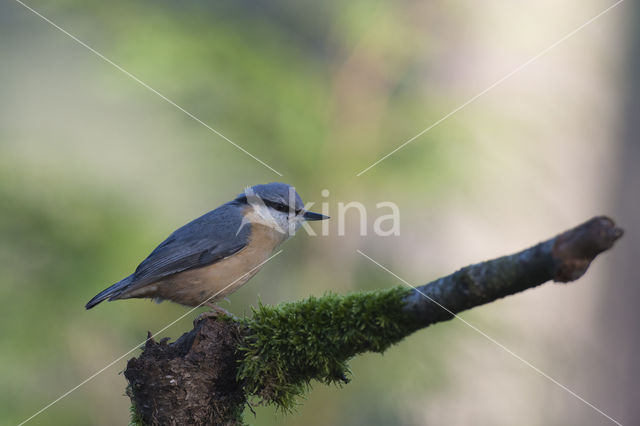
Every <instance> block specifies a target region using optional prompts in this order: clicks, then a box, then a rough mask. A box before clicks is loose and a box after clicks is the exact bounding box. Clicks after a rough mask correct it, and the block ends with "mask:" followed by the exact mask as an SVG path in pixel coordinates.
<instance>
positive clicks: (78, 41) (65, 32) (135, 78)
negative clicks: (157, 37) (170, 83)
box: [15, 0, 282, 176]
mask: <svg viewBox="0 0 640 426" xmlns="http://www.w3.org/2000/svg"><path fill="white" fill-rule="evenodd" d="M15 1H16V2H17V3H19V4H20V5H22V6H24V7H25V8H26V9H28V10H30V11H31V12H33V13H34V14H36V15H37V16H39V17H40V18H42V19H43V20H44V21H46V22H48V23H49V24H51V25H52V26H53V27H55V28H57V29H58V30H60V31H62V32H63V33H64V34H66V35H67V36H69V37H70V38H71V39H73V40H74V41H75V42H76V43H78V44H80V45H81V46H83V47H85V48H87V49H88V50H89V51H91V52H92V53H94V54H95V55H96V56H98V57H99V58H100V59H102V60H104V61H105V62H108V63H109V64H111V65H113V66H114V67H115V68H116V69H117V70H118V71H121V72H122V73H124V74H125V75H127V76H128V77H130V78H131V79H133V80H134V81H136V82H137V83H139V84H140V85H141V86H143V87H144V88H146V89H148V90H150V91H151V92H153V93H155V94H156V95H158V96H159V97H161V98H162V99H164V100H165V101H167V102H168V103H170V104H171V105H173V106H174V107H176V108H178V109H179V110H180V111H182V112H183V113H185V114H186V115H188V116H189V117H191V118H192V119H194V120H195V121H197V122H198V123H200V124H202V125H203V126H204V127H206V128H207V129H209V130H211V131H212V132H213V133H215V134H216V135H218V136H220V137H221V138H222V139H224V140H225V141H227V142H229V143H230V144H231V145H233V146H235V147H236V148H238V149H239V150H240V151H242V152H244V153H245V154H247V155H248V156H249V157H251V158H253V159H254V160H256V161H257V162H258V163H260V164H262V165H263V166H265V167H266V168H268V169H269V170H271V171H272V172H274V173H275V174H277V175H279V176H282V173H280V172H279V171H277V170H276V169H274V168H273V167H271V166H270V165H268V164H267V163H265V162H264V161H262V160H261V159H259V158H258V157H256V156H255V155H253V154H252V153H250V152H249V151H247V150H246V149H244V148H243V147H241V146H240V145H238V144H237V143H235V142H234V141H232V140H231V139H229V138H228V137H226V136H225V135H223V134H222V133H220V132H219V131H217V130H216V129H214V128H213V127H211V126H210V125H208V124H207V123H205V122H204V121H202V120H201V119H199V118H198V117H196V116H195V115H193V114H191V113H190V112H189V111H187V110H186V109H184V108H183V107H181V106H180V105H178V104H177V103H175V102H174V101H172V100H171V99H169V98H167V97H166V96H165V95H163V94H162V93H160V92H158V91H157V90H156V89H154V88H153V87H151V86H149V85H148V84H147V83H145V82H144V81H142V80H140V79H139V78H138V77H136V76H135V75H133V74H131V73H130V72H129V71H127V70H125V69H124V68H122V67H121V66H120V65H118V64H116V63H115V62H113V61H112V60H111V59H109V58H107V57H106V56H104V55H103V54H102V53H100V52H98V51H97V50H95V49H94V48H93V47H91V46H89V45H88V44H87V43H85V42H83V41H82V40H80V39H79V38H78V37H76V36H74V35H73V34H71V33H70V32H68V31H67V30H65V29H64V28H62V27H60V26H59V25H57V24H56V23H55V22H53V21H52V20H51V19H49V18H47V17H46V16H44V15H42V14H41V13H40V12H38V11H36V10H35V9H33V8H31V7H30V6H28V5H26V4H25V3H23V2H22V1H21V0H15Z"/></svg>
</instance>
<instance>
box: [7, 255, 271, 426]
mask: <svg viewBox="0 0 640 426" xmlns="http://www.w3.org/2000/svg"><path fill="white" fill-rule="evenodd" d="M280 253H282V249H281V250H278V252H277V253H275V254H273V255H272V256H271V257H269V258H268V259H267V260H265V261H264V262H262V263H260V264H258V265H257V266H254V267H253V268H252V269H251V270H249V271H248V272H246V273H244V274H242V275H241V276H240V277H238V278H236V279H235V280H234V281H233V282H231V283H230V284H228V285H227V286H226V287H224V288H223V289H222V290H220V291H218V292H217V293H215V294H214V295H213V296H210V297H209V298H208V299H207V300H205V301H204V302H202V303H200V304H199V305H198V306H196V307H194V308H192V309H189V310H188V311H187V312H186V313H185V314H183V315H181V316H179V317H178V318H177V319H176V320H174V321H172V322H170V323H169V324H168V325H166V326H164V327H163V328H161V329H160V330H158V331H156V332H155V333H154V334H153V336H157V335H158V334H160V333H162V332H163V331H165V330H166V329H168V328H169V327H171V326H172V325H174V324H175V323H177V322H178V321H180V320H181V319H182V318H184V317H186V316H187V315H189V314H190V313H191V312H193V311H195V310H196V309H198V308H199V307H201V306H202V305H204V304H205V303H207V302H208V301H209V300H211V299H213V298H214V297H216V296H217V295H218V294H220V293H221V292H223V291H224V290H226V289H227V288H229V287H230V286H232V285H233V284H235V283H236V282H238V281H239V280H241V279H242V278H244V277H246V276H247V275H248V274H250V273H251V272H253V271H255V270H256V269H258V268H259V267H261V266H262V265H264V264H265V263H267V262H268V261H270V260H271V259H273V258H274V257H276V256H277V255H279V254H280ZM153 336H152V337H150V338H153ZM150 338H147V339H144V340H143V341H142V342H140V343H138V344H137V345H135V346H134V347H133V348H131V349H129V350H128V351H127V352H125V353H124V354H122V355H120V356H119V357H118V358H116V359H114V360H113V361H111V362H110V363H109V364H107V365H106V366H104V367H103V368H101V369H100V370H98V371H96V372H95V373H93V374H92V375H91V376H89V377H87V378H86V379H84V380H83V381H82V382H80V383H78V384H77V385H76V386H74V387H72V388H71V389H69V390H68V391H66V392H65V393H63V394H62V395H60V396H59V397H58V398H56V399H55V400H53V401H51V402H50V403H49V404H47V405H45V406H44V407H42V408H41V409H40V410H38V411H37V412H36V413H34V414H33V415H31V416H30V417H29V418H27V419H26V420H24V421H22V422H20V424H18V426H22V425H23V424H25V423H27V422H28V421H29V420H31V419H33V418H34V417H36V416H37V415H38V414H40V413H42V412H43V411H45V410H46V409H48V408H49V407H51V406H52V405H54V404H55V403H57V402H58V401H60V400H62V399H64V398H65V397H67V396H68V395H69V394H70V393H71V392H73V391H75V390H76V389H78V388H79V387H80V386H82V385H84V384H85V383H87V382H89V381H90V380H92V379H93V378H95V377H96V376H97V375H99V374H100V373H102V372H103V371H105V370H106V369H107V368H109V367H111V366H112V365H113V364H115V363H117V362H118V361H120V360H121V359H122V358H124V357H126V356H127V355H129V354H130V353H131V352H133V351H135V350H136V349H138V348H139V347H140V345H143V344H145V343H146V342H147V340H149V339H150Z"/></svg>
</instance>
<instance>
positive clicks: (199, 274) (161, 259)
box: [85, 183, 328, 310]
mask: <svg viewBox="0 0 640 426" xmlns="http://www.w3.org/2000/svg"><path fill="white" fill-rule="evenodd" d="M322 219H328V217H327V216H324V215H321V214H319V213H313V212H310V211H307V210H305V208H304V204H303V202H302V199H301V198H300V196H299V195H298V193H297V192H296V191H295V189H294V188H293V187H292V186H290V185H287V184H285V183H269V184H266V185H256V186H253V187H250V188H247V190H246V191H245V192H244V193H243V194H240V195H238V196H237V197H236V199H234V200H233V201H230V202H228V203H226V204H223V205H221V206H220V207H218V208H217V209H215V210H212V211H210V212H209V213H206V214H205V215H203V216H200V217H199V218H197V219H195V220H193V221H191V222H189V223H188V224H186V225H184V226H183V227H181V228H179V229H177V230H176V231H174V232H173V233H172V234H171V235H169V237H168V238H167V239H166V240H164V241H163V242H162V243H161V244H160V245H159V246H158V247H156V248H155V249H154V250H153V251H152V252H151V254H150V255H149V256H148V257H147V258H146V259H145V260H144V261H142V263H141V264H140V265H138V267H137V268H136V271H135V272H134V273H133V274H131V275H129V276H128V277H126V278H124V279H123V280H121V281H119V282H117V283H115V284H114V285H112V286H111V287H109V288H107V289H106V290H104V291H102V292H100V293H98V294H97V295H96V296H95V297H94V298H93V299H91V300H90V301H89V303H87V304H86V306H85V307H86V308H87V309H91V308H93V307H94V306H95V305H97V304H98V303H100V302H102V301H103V300H109V301H111V300H118V299H130V298H145V297H148V298H153V299H156V300H159V301H161V300H165V299H166V300H171V301H174V302H177V303H180V304H182V305H187V306H200V305H201V304H206V305H209V306H211V307H212V308H214V309H217V310H218V309H220V308H217V307H216V306H214V305H213V304H212V303H213V302H215V301H216V300H219V299H221V298H224V297H225V296H228V295H229V294H231V293H233V292H234V291H235V290H237V289H238V288H239V287H240V286H241V285H243V284H245V283H246V282H247V281H249V279H251V277H253V276H254V275H255V274H256V273H257V272H258V270H259V269H260V267H261V266H262V264H264V262H265V261H266V260H267V259H268V258H269V256H270V255H271V253H272V252H273V251H274V250H275V249H276V248H277V247H278V246H279V245H280V244H282V243H283V242H284V241H285V240H287V239H288V238H289V237H290V236H291V235H292V234H293V233H294V232H295V230H297V229H298V228H299V227H300V226H301V225H302V222H303V221H305V220H322Z"/></svg>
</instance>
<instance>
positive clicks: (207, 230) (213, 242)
mask: <svg viewBox="0 0 640 426" xmlns="http://www.w3.org/2000/svg"><path fill="white" fill-rule="evenodd" d="M241 204H242V201H238V200H237V199H236V200H233V201H231V202H229V203H226V204H223V205H222V206H220V207H218V208H217V209H215V210H212V211H210V212H209V213H206V214H204V215H202V216H200V217H199V218H197V219H194V220H193V221H191V222H189V223H187V224H186V225H184V226H182V227H180V228H178V229H177V230H176V231H174V232H173V233H172V234H171V235H169V237H167V239H166V240H164V241H163V242H162V243H160V245H159V246H158V247H156V248H155V249H154V250H153V251H152V252H151V254H150V255H149V256H148V257H147V258H146V259H145V260H143V261H142V263H140V265H138V267H137V268H136V271H135V272H134V273H133V274H131V275H129V276H128V277H126V278H124V279H123V280H121V281H119V282H117V283H115V284H114V285H112V286H111V287H109V288H107V289H106V290H104V291H102V292H100V293H99V294H98V295H96V296H95V297H94V298H93V299H91V300H90V301H89V302H88V303H87V304H86V306H85V307H86V308H87V309H91V308H93V307H94V306H95V305H97V304H98V303H100V302H102V301H104V300H107V299H108V300H115V299H117V298H118V296H120V295H121V294H122V293H124V292H125V291H126V292H131V291H133V290H135V289H138V288H140V287H143V286H145V285H147V284H150V283H152V282H155V281H158V280H159V279H162V278H164V277H167V276H170V275H173V274H176V273H179V272H184V271H187V270H189V269H194V268H200V267H203V266H207V265H210V264H213V263H215V262H217V261H219V260H220V259H224V258H225V257H228V256H231V255H232V254H234V253H236V252H237V251H239V250H241V249H242V248H243V247H244V246H246V245H247V242H248V240H249V235H250V233H251V224H246V225H245V226H243V227H242V229H240V232H239V233H238V234H237V235H236V232H237V231H238V229H239V228H240V226H241V225H242V216H239V215H236V214H232V213H233V212H234V211H235V210H236V209H238V208H241Z"/></svg>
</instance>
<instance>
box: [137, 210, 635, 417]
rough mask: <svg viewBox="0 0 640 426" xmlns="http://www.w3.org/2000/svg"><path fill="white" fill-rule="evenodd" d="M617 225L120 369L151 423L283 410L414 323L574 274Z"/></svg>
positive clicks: (328, 300) (198, 336) (219, 324)
mask: <svg viewBox="0 0 640 426" xmlns="http://www.w3.org/2000/svg"><path fill="white" fill-rule="evenodd" d="M621 236H622V230H621V229H619V228H617V227H616V226H615V224H614V223H613V221H612V220H611V219H609V218H606V217H596V218H593V219H591V220H590V221H588V222H586V223H584V224H582V225H580V226H578V227H576V228H573V229H571V230H569V231H566V232H564V233H563V234H561V235H559V236H557V237H555V238H552V239H550V240H547V241H545V242H542V243H540V244H538V245H536V246H534V247H531V248H529V249H526V250H523V251H521V252H519V253H516V254H513V255H510V256H504V257H501V258H498V259H495V260H491V261H487V262H482V263H479V264H475V265H471V266H468V267H466V268H463V269H461V270H459V271H457V272H455V273H454V274H452V275H449V276H447V277H443V278H440V279H438V280H436V281H434V282H432V283H429V284H426V285H424V286H421V287H417V288H411V287H409V286H397V287H393V288H391V289H387V290H378V291H373V292H360V293H355V294H351V295H347V296H338V295H334V294H328V295H325V296H322V297H310V298H308V299H306V300H303V301H299V302H294V303H287V304H283V305H279V306H275V307H268V306H263V305H260V306H258V308H257V309H255V310H254V313H253V317H252V318H250V319H246V318H245V319H242V320H238V319H234V320H231V319H228V318H227V319H224V320H223V319H218V320H216V319H212V318H206V319H204V320H202V321H199V322H197V323H196V324H195V325H194V329H193V330H192V331H191V332H189V333H186V334H184V335H183V336H182V337H180V339H178V340H177V341H176V342H174V343H172V344H167V343H166V341H161V342H155V341H153V339H151V338H150V339H149V340H148V342H147V344H146V346H145V349H144V351H143V353H142V354H141V355H140V357H139V358H137V359H136V358H134V359H131V360H130V361H129V363H128V365H127V370H126V371H125V376H126V377H127V379H128V380H129V383H130V387H129V391H128V394H129V395H130V397H131V399H132V401H133V403H134V406H135V407H136V409H135V412H136V413H137V415H138V417H139V418H141V419H143V421H144V422H145V423H148V424H155V423H158V424H186V423H189V424H242V419H241V413H242V408H243V407H244V405H245V403H246V398H247V397H251V396H255V397H257V398H258V399H259V400H260V401H261V402H265V403H272V404H276V405H277V406H279V407H281V408H283V409H290V408H291V407H293V406H294V404H295V401H296V398H297V397H298V396H300V395H302V394H303V393H304V392H305V391H306V390H307V389H308V386H309V384H310V383H311V382H312V381H314V380H316V381H320V382H322V383H340V382H342V383H346V382H347V381H348V379H347V374H348V371H349V370H348V365H347V362H348V360H349V359H351V358H352V357H353V356H355V355H357V354H359V353H363V352H368V351H373V352H383V351H384V350H385V349H386V348H388V347H389V346H390V345H392V344H394V343H397V342H398V341H400V340H401V339H403V338H404V337H406V336H408V335H409V334H411V333H413V332H414V331H416V330H418V329H420V328H423V327H426V326H428V325H430V324H433V323H436V322H440V321H444V320H448V319H451V318H453V316H454V314H456V313H458V312H461V311H463V310H465V309H469V308H471V307H474V306H478V305H481V304H485V303H488V302H491V301H493V300H496V299H499V298H501V297H504V296H507V295H510V294H514V293H517V292H520V291H523V290H525V289H528V288H531V287H535V286H537V285H540V284H542V283H544V282H546V281H549V280H553V281H557V282H568V281H573V280H576V279H577V278H579V277H580V276H582V275H583V274H584V273H585V272H586V270H587V268H588V267H589V264H590V263H591V261H592V260H593V259H594V258H595V257H596V256H597V255H598V254H599V253H601V252H603V251H605V250H607V249H609V248H611V247H612V246H613V244H614V243H615V241H616V240H617V239H618V238H620V237H621Z"/></svg>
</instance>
